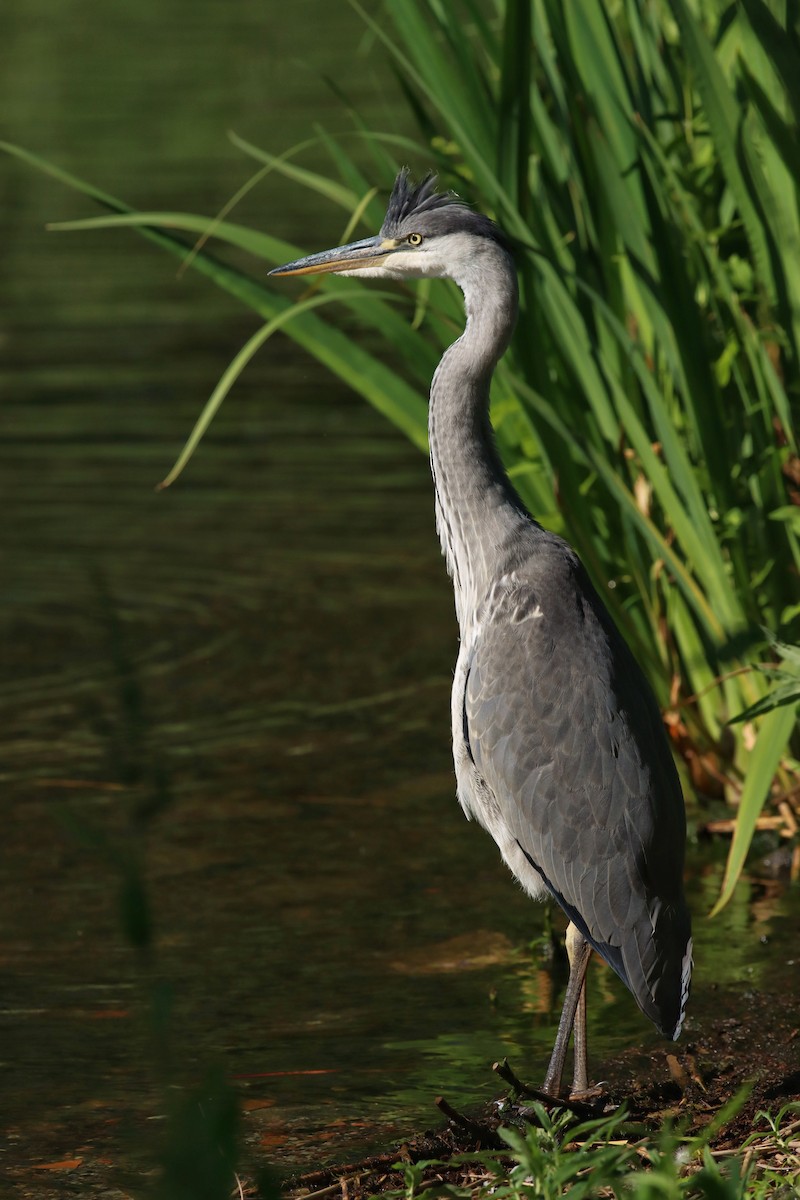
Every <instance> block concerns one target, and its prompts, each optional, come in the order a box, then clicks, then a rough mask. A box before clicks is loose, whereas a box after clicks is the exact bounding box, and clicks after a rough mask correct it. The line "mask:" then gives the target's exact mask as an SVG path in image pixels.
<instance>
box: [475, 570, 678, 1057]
mask: <svg viewBox="0 0 800 1200" xmlns="http://www.w3.org/2000/svg"><path fill="white" fill-rule="evenodd" d="M555 565H557V568H558V569H557V570H556V571H555V572H554V571H553V564H551V566H550V569H549V571H548V572H547V573H546V575H542V573H541V572H537V573H536V574H534V575H533V577H528V576H526V574H525V572H520V571H517V572H515V573H514V574H513V576H511V577H509V576H505V577H504V578H503V580H501V581H500V583H499V584H498V585H497V586H496V587H495V589H494V591H493V594H492V596H491V597H490V600H489V603H488V605H487V608H486V612H485V619H484V621H483V622H482V625H481V630H480V633H479V636H478V637H477V639H476V641H475V643H474V647H473V650H472V653H471V656H470V659H469V662H468V666H467V677H466V683H465V691H464V736H465V740H466V744H467V750H468V753H469V755H470V757H471V759H472V762H473V763H474V768H475V771H476V773H477V775H478V776H479V777H480V779H481V780H482V781H483V783H484V784H485V787H486V789H487V791H488V793H489V794H490V796H491V797H492V801H493V805H494V808H495V812H496V819H497V818H499V820H500V821H501V822H502V825H503V829H504V835H505V838H506V841H508V838H509V836H510V837H511V838H513V840H514V842H515V843H516V845H518V846H519V848H520V849H521V851H522V853H523V855H524V856H525V860H526V861H527V862H528V863H530V865H531V866H532V867H533V868H534V870H535V871H536V872H537V873H538V874H539V876H540V877H541V879H542V880H543V882H544V884H545V885H546V887H547V889H548V890H549V891H550V893H551V894H552V895H553V896H554V897H555V899H556V900H557V901H558V903H559V904H560V905H561V907H562V908H563V909H564V911H565V912H566V913H567V914H568V916H569V917H570V919H571V920H573V921H575V923H576V925H577V926H578V928H579V929H580V930H581V931H582V932H583V934H584V936H585V937H587V938H588V940H589V941H590V942H591V943H592V944H593V945H594V947H595V948H596V949H597V951H598V952H599V953H600V954H601V955H602V956H603V958H605V959H606V961H607V962H608V963H609V964H610V965H611V966H612V967H613V968H614V969H615V970H616V971H617V973H618V974H619V975H620V977H621V978H622V980H623V981H624V982H625V983H626V984H627V986H628V987H629V988H630V990H631V991H632V993H633V995H634V997H635V998H636V1000H637V1002H638V1004H639V1006H640V1007H641V1009H642V1010H643V1012H645V1014H646V1015H647V1016H648V1017H650V1019H651V1020H652V1021H653V1022H654V1023H655V1024H656V1025H657V1026H658V1027H659V1029H661V1031H662V1032H663V1033H665V1034H666V1035H667V1036H670V1037H677V1036H678V1033H679V1032H680V1025H681V1021H682V1017H683V1009H684V1005H685V1001H686V997H687V993H688V983H689V976H690V972H691V939H690V922H689V915H688V911H687V909H686V905H685V902H684V899H683V891H682V868H683V853H684V842H685V820H684V812H683V797H682V795H681V790H680V784H679V782H678V778H677V773H676V771H675V766H674V763H673V761H672V756H671V754H670V751H669V747H668V745H667V743H666V738H665V735H664V732H663V727H662V725H661V720H660V716H659V713H658V708H657V705H656V703H655V700H654V698H653V696H652V693H651V691H650V689H649V687H648V685H647V683H646V681H645V680H644V677H643V676H642V674H641V672H640V670H639V668H638V666H637V664H636V662H635V660H634V659H633V657H632V655H631V653H630V651H629V650H628V647H627V645H626V644H625V642H624V640H623V639H622V638H621V636H620V635H619V633H618V632H617V630H616V629H615V627H614V625H613V623H612V622H611V619H610V617H609V616H608V614H607V613H606V611H605V608H604V607H603V605H602V603H601V601H600V600H599V597H597V595H596V593H595V592H594V589H593V588H592V585H591V583H590V582H589V580H588V577H587V576H586V575H585V572H584V571H583V568H582V567H581V565H580V564H579V563H578V562H577V561H576V560H571V559H569V558H567V557H565V556H563V555H562V556H561V558H559V559H557V562H556V564H555ZM493 832H494V830H493ZM495 836H496V837H497V834H496V833H495ZM498 840H500V839H498ZM506 858H507V861H509V862H510V858H509V856H508V855H506ZM511 865H512V869H513V864H511Z"/></svg>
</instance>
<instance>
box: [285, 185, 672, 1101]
mask: <svg viewBox="0 0 800 1200" xmlns="http://www.w3.org/2000/svg"><path fill="white" fill-rule="evenodd" d="M326 272H337V273H338V274H340V275H360V276H367V277H370V278H379V279H398V280H402V279H420V278H426V277H437V278H447V279H452V280H454V281H455V282H456V284H457V285H458V286H459V287H460V289H461V291H462V292H463V295H464V305H465V311H466V326H465V329H464V332H463V334H462V335H461V337H459V338H458V340H457V341H455V342H454V343H453V345H451V346H450V347H449V349H448V350H446V351H445V354H444V356H443V358H442V360H441V362H440V363H439V366H438V368H437V370H436V372H435V374H434V377H433V382H432V385H431V393H430V407H429V440H430V461H431V470H432V474H433V482H434V492H435V508H436V525H437V529H438V532H439V537H440V539H441V543H442V550H443V553H444V557H445V559H446V562H447V567H448V570H449V573H450V575H451V576H452V579H453V587H454V591H455V606H456V615H457V618H458V625H459V632H460V648H459V653H458V660H457V663H456V669H455V677H454V683H453V692H452V713H451V715H452V731H453V758H454V762H455V772H456V780H457V788H458V797H459V800H460V802H461V805H462V807H463V809H464V812H465V813H466V815H467V817H474V818H476V819H477V820H478V821H479V822H480V823H481V824H482V825H483V826H484V827H485V828H486V829H487V830H488V832H489V833H490V834H491V835H492V837H493V838H494V840H495V841H496V843H497V845H498V847H499V849H500V853H501V855H502V857H503V859H504V860H505V862H506V863H507V865H508V866H509V867H510V869H511V871H512V872H513V874H514V875H515V876H516V878H517V880H518V881H519V882H520V884H521V885H522V887H523V888H524V889H525V891H526V892H528V893H529V895H530V896H532V897H533V898H534V899H544V898H547V897H548V896H549V897H552V898H553V899H554V900H555V901H556V902H557V903H558V904H559V905H560V906H561V908H562V909H563V910H564V912H565V914H566V916H567V918H568V921H569V924H568V926H567V937H566V944H567V952H568V957H569V962H570V973H569V979H568V983H567V988H566V993H565V998H564V1004H563V1009H562V1013H561V1019H560V1022H559V1027H558V1032H557V1035H556V1039H555V1045H554V1048H553V1052H552V1057H551V1060H550V1064H549V1067H548V1070H547V1074H546V1076H545V1081H544V1090H545V1091H546V1092H547V1093H548V1094H550V1095H553V1096H557V1095H558V1094H559V1093H560V1090H561V1079H562V1074H563V1069H564V1061H565V1056H566V1052H567V1047H568V1044H569V1040H570V1036H571V1034H572V1032H573V1029H574V1069H573V1080H572V1094H573V1095H579V1094H582V1093H583V1094H585V1093H587V1092H588V1090H589V1083H588V1074H587V1066H586V984H585V978H586V968H587V964H588V961H589V957H590V955H591V951H592V949H594V950H595V951H596V952H597V953H598V954H599V955H600V957H601V958H603V959H604V960H605V961H606V962H607V963H608V964H609V966H611V967H612V968H613V970H614V971H615V972H616V973H617V975H618V976H619V977H620V979H621V980H622V981H623V983H625V984H626V985H627V987H628V988H629V989H630V991H631V992H632V994H633V996H634V998H635V1000H636V1002H637V1004H638V1005H639V1007H640V1009H641V1010H642V1012H643V1013H644V1014H645V1015H646V1016H648V1017H649V1018H650V1020H651V1021H652V1022H653V1023H654V1024H655V1025H656V1026H657V1028H658V1029H659V1030H660V1032H661V1033H662V1034H663V1035H665V1036H666V1037H668V1038H672V1039H674V1038H677V1037H678V1035H679V1033H680V1030H681V1025H682V1023H683V1019H684V1011H685V1007H686V1000H687V997H688V993H689V981H690V977H691V970H692V940H691V924H690V918H689V912H688V909H687V907H686V902H685V899H684V895H683V882H682V875H683V859H684V847H685V841H686V823H685V816H684V806H683V795H682V792H681V787H680V782H679V779H678V774H677V771H676V769H675V764H674V762H673V759H672V755H671V752H670V749H669V745H668V743H667V739H666V736H665V733H664V728H663V724H662V721H661V716H660V713H659V709H658V706H657V704H656V701H655V698H654V696H653V693H652V691H651V689H650V687H649V685H648V683H647V682H646V680H645V677H644V675H643V674H642V671H641V670H640V668H639V666H638V664H637V662H636V660H635V659H634V657H633V654H632V653H631V651H630V649H629V647H628V645H627V643H626V642H625V640H624V639H623V637H622V636H621V634H620V633H619V631H618V630H617V628H616V626H615V625H614V622H613V620H612V618H611V616H610V615H609V613H608V611H607V609H606V607H605V605H604V604H603V601H602V600H601V598H600V596H599V594H598V592H597V591H596V589H595V588H594V586H593V585H592V583H591V581H590V579H589V576H588V574H587V572H586V570H585V568H584V567H583V565H582V563H581V561H580V559H579V558H578V556H577V554H576V553H575V551H574V550H573V549H572V548H571V546H570V545H569V544H568V543H567V542H566V541H564V540H563V539H562V538H561V537H558V536H556V535H555V534H553V533H550V532H548V531H547V530H545V529H544V528H543V527H542V526H541V525H540V524H539V523H538V522H537V521H535V520H534V519H533V518H532V517H531V516H530V514H529V513H528V512H527V511H526V509H525V507H524V506H523V504H522V501H521V500H520V498H519V496H518V495H517V493H516V492H515V490H514V488H513V486H512V484H511V482H510V480H509V478H508V475H507V474H506V472H505V470H504V468H503V466H502V463H501V461H500V458H499V456H498V453H497V450H496V448H495V444H494V440H493V437H492V430H491V425H490V421H489V387H490V382H491V379H492V374H493V372H494V368H495V366H496V364H497V362H498V360H499V359H500V357H501V356H502V355H503V353H504V352H505V350H506V349H507V347H508V345H509V342H510V340H511V336H512V333H513V331H514V328H515V325H516V322H517V314H518V285H517V274H516V269H515V266H514V260H513V258H512V254H511V252H510V247H509V243H508V241H507V239H506V238H505V236H504V235H503V233H502V232H501V231H500V229H499V228H498V227H497V226H496V225H495V224H494V223H493V222H492V221H491V220H490V219H489V218H487V217H485V216H483V215H481V214H480V213H477V212H475V211H473V210H472V209H471V208H469V207H468V206H467V205H466V204H465V203H463V202H462V201H461V200H460V199H459V197H458V196H456V195H455V194H454V193H447V194H441V193H439V192H437V190H436V177H435V176H432V175H429V176H428V177H426V178H425V179H424V180H423V181H422V182H421V183H420V184H418V185H416V186H414V185H413V184H412V182H411V180H410V178H409V174H408V171H407V170H406V169H404V170H402V171H401V172H400V174H399V175H398V176H397V179H396V180H395V184H394V188H393V190H392V194H391V198H390V200H389V205H388V209H387V212H386V217H385V219H384V222H383V225H382V227H381V230H380V233H379V234H378V235H377V236H376V237H369V238H365V239H363V240H361V241H357V242H352V243H351V244H349V245H346V246H337V247H336V248H334V249H332V250H325V251H323V252H322V253H319V254H312V255H310V256H309V257H306V258H301V259H298V260H296V261H295V262H291V263H287V264H286V265H285V266H282V267H277V268H275V270H273V271H271V272H270V274H271V275H311V274H321V273H326Z"/></svg>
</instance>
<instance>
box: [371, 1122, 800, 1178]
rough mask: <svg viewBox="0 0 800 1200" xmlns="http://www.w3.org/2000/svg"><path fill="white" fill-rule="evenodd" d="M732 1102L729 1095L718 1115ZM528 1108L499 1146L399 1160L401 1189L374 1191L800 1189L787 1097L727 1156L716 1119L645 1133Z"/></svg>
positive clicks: (799, 1145) (799, 1157) (798, 1152)
mask: <svg viewBox="0 0 800 1200" xmlns="http://www.w3.org/2000/svg"><path fill="white" fill-rule="evenodd" d="M739 1103H740V1100H737V1101H734V1102H733V1104H732V1105H731V1106H729V1107H728V1110H727V1113H726V1116H730V1115H732V1109H733V1108H735V1107H736V1106H737V1105H738V1104H739ZM533 1109H534V1113H533V1115H534V1118H535V1120H536V1121H537V1124H535V1125H531V1126H530V1127H528V1128H527V1129H526V1130H525V1131H524V1132H523V1131H522V1130H520V1129H517V1128H508V1127H506V1128H503V1127H501V1128H500V1130H499V1131H498V1132H499V1133H500V1136H501V1137H502V1140H503V1141H504V1142H505V1143H506V1146H507V1149H506V1150H504V1151H489V1152H481V1153H473V1154H464V1155H458V1156H456V1157H454V1158H450V1159H448V1160H446V1161H444V1160H440V1161H434V1160H429V1161H427V1162H419V1163H415V1164H413V1165H410V1164H409V1165H406V1164H402V1163H399V1164H398V1166H397V1170H398V1171H399V1172H401V1173H402V1176H403V1183H404V1186H403V1188H402V1189H399V1188H398V1189H397V1190H394V1191H390V1192H384V1193H382V1194H383V1195H385V1196H387V1197H392V1198H393V1200H400V1198H401V1197H402V1198H403V1200H414V1198H415V1197H416V1196H417V1195H419V1194H421V1193H422V1192H423V1191H424V1193H425V1194H426V1195H429V1196H430V1195H433V1196H442V1195H446V1196H450V1197H452V1198H453V1200H462V1198H463V1200H480V1198H482V1197H489V1196H491V1197H497V1198H500V1200H536V1198H541V1200H558V1198H559V1197H567V1196H568V1197H571V1198H572V1200H584V1198H585V1200H589V1198H590V1197H619V1198H620V1200H628V1198H629V1200H634V1198H635V1200H761V1198H762V1197H773V1198H776V1197H782V1198H783V1200H793V1197H796V1196H798V1195H800V1192H798V1190H797V1186H796V1182H797V1178H798V1172H800V1141H798V1139H797V1136H796V1135H797V1132H798V1128H799V1127H800V1119H798V1106H797V1105H787V1106H786V1107H785V1108H783V1109H782V1110H781V1111H780V1112H779V1113H778V1115H777V1116H776V1117H774V1118H773V1117H770V1116H769V1115H768V1114H767V1113H764V1112H759V1113H758V1114H757V1115H756V1119H755V1126H756V1128H755V1129H754V1132H753V1133H752V1134H751V1135H750V1136H749V1137H748V1138H747V1139H746V1140H745V1142H744V1144H743V1145H742V1146H741V1148H740V1149H739V1151H738V1152H737V1154H735V1155H734V1154H732V1153H730V1152H720V1151H717V1150H712V1149H711V1148H710V1144H709V1142H710V1136H711V1134H712V1133H714V1132H718V1130H719V1123H718V1122H714V1123H713V1125H712V1126H709V1129H708V1130H707V1132H706V1133H704V1134H703V1135H702V1136H700V1137H687V1136H680V1135H678V1134H676V1133H675V1132H673V1131H671V1130H666V1131H665V1132H663V1133H662V1134H661V1135H660V1136H653V1135H652V1134H650V1133H647V1132H645V1131H643V1130H642V1129H638V1130H635V1129H632V1128H631V1127H630V1125H628V1124H626V1122H625V1120H624V1117H620V1116H619V1115H617V1116H614V1117H610V1118H609V1117H604V1118H601V1119H599V1120H592V1121H585V1122H582V1123H581V1124H579V1125H576V1124H575V1121H574V1118H573V1117H572V1116H571V1115H570V1114H565V1113H548V1112H547V1111H546V1110H545V1109H544V1108H543V1107H542V1106H541V1105H540V1104H535V1105H534V1106H533ZM723 1120H724V1118H723ZM437 1185H438V1186H437Z"/></svg>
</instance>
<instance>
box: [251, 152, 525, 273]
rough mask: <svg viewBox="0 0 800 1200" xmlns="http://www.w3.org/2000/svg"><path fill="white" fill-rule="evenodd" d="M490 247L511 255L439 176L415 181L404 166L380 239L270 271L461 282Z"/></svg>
mask: <svg viewBox="0 0 800 1200" xmlns="http://www.w3.org/2000/svg"><path fill="white" fill-rule="evenodd" d="M489 248H492V250H493V252H494V253H497V250H498V248H500V249H501V251H502V253H504V254H507V253H508V244H507V242H506V239H505V237H504V236H503V234H502V233H501V231H500V230H499V229H498V227H497V226H496V225H495V224H494V222H493V221H490V220H489V218H488V217H484V216H482V215H481V214H480V213H476V212H474V211H473V210H472V209H471V208H469V207H468V206H467V205H466V204H465V203H464V202H463V201H462V200H461V199H459V197H458V196H457V195H456V194H455V193H454V192H445V193H440V192H437V191H436V176H435V175H427V176H426V177H425V179H423V180H422V182H421V183H418V184H413V183H412V182H411V180H410V177H409V172H408V168H407V167H404V168H403V169H402V170H401V172H400V174H399V175H398V176H397V178H396V179H395V181H394V187H393V188H392V194H391V196H390V198H389V206H388V208H387V210H386V216H385V217H384V221H383V225H382V226H381V231H380V233H379V234H378V235H377V236H376V237H371V238H364V239H362V240H361V241H358V242H350V243H349V244H348V245H346V246H337V247H335V248H334V249H332V250H323V251H322V252H321V253H319V254H311V255H309V256H308V257H307V258H298V259H296V260H295V262H290V263H286V264H285V266H282V267H275V269H274V270H272V271H270V272H269V273H270V275H320V274H328V273H331V272H335V273H336V274H338V275H362V276H368V277H371V278H376V279H423V278H425V277H436V278H448V279H456V280H458V279H459V278H461V277H462V276H463V274H464V273H465V271H467V270H468V269H469V267H470V264H474V261H475V256H476V254H480V252H481V251H482V250H483V251H484V252H485V251H487V250H488V249H489Z"/></svg>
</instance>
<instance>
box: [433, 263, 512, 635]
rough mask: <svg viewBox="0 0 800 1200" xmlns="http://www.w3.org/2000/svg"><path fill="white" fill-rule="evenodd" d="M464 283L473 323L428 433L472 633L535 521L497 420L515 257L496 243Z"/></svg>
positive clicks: (459, 605) (437, 381) (451, 352)
mask: <svg viewBox="0 0 800 1200" xmlns="http://www.w3.org/2000/svg"><path fill="white" fill-rule="evenodd" d="M458 283H459V286H460V287H461V289H462V291H463V292H464V302H465V307H466V313H467V324H466V328H465V330H464V333H463V334H462V336H461V337H460V338H459V339H458V341H457V342H455V343H454V344H453V345H452V346H450V348H449V349H448V350H447V351H445V354H444V357H443V358H442V361H441V362H440V363H439V366H438V368H437V370H436V374H435V375H434V377H433V384H432V385H431V399H430V409H429V416H428V434H429V440H430V455H431V471H432V473H433V480H434V488H435V492H436V526H437V529H438V531H439V537H440V539H441V542H442V549H443V551H444V555H445V558H446V560H447V567H448V570H449V571H450V574H451V575H452V576H453V584H454V587H455V594H456V612H457V615H458V619H459V624H460V626H461V632H462V636H464V635H465V634H466V632H467V630H468V628H469V625H470V623H471V621H472V620H473V618H474V615H475V612H476V609H477V607H478V606H479V604H480V603H481V601H482V599H483V598H484V596H485V595H486V592H487V590H488V587H489V586H490V584H491V582H492V579H493V578H494V575H495V574H496V565H497V563H498V560H499V557H500V555H501V554H502V549H503V547H504V546H507V545H508V544H509V542H510V541H511V540H512V539H513V536H514V533H515V531H516V530H518V529H519V527H520V525H521V524H527V523H528V521H529V518H527V516H526V515H525V513H524V509H523V508H522V505H521V503H520V501H519V498H518V497H517V495H516V493H515V492H514V489H513V488H512V486H511V484H510V482H509V480H508V477H507V475H506V473H505V471H504V470H503V467H502V464H501V463H500V459H499V457H498V455H497V451H496V449H495V446H494V441H493V437H492V431H491V426H490V423H489V386H490V384H491V379H492V374H493V372H494V368H495V366H496V364H497V361H498V359H499V358H500V357H501V355H502V354H503V352H504V351H505V349H506V347H507V346H508V343H509V340H510V338H511V334H512V333H513V330H514V325H515V324H516V319H517V306H518V294H517V278H516V272H515V270H514V266H513V263H512V260H511V258H510V257H509V255H507V254H506V253H505V251H504V250H502V249H501V248H500V247H494V246H492V248H491V251H490V252H488V253H486V254H485V255H484V256H483V257H482V260H481V261H480V262H476V263H475V264H474V269H472V270H470V271H469V272H468V273H467V274H465V276H464V278H462V279H459V280H458Z"/></svg>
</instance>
